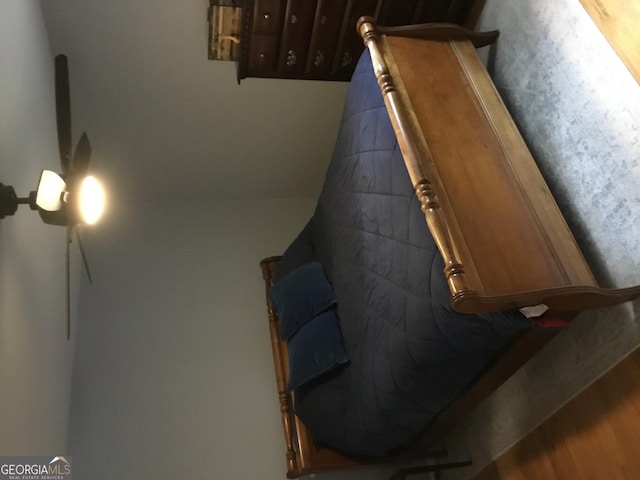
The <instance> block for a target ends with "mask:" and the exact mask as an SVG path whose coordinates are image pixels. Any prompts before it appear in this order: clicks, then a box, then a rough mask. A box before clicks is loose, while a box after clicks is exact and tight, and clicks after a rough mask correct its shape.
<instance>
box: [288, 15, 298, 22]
mask: <svg viewBox="0 0 640 480" xmlns="http://www.w3.org/2000/svg"><path fill="white" fill-rule="evenodd" d="M289 21H290V22H291V23H296V22H297V21H298V17H296V16H295V15H291V17H290V18H289Z"/></svg>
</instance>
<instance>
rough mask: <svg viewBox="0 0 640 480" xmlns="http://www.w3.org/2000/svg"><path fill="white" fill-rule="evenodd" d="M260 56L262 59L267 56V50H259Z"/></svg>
mask: <svg viewBox="0 0 640 480" xmlns="http://www.w3.org/2000/svg"><path fill="white" fill-rule="evenodd" d="M260 58H262V59H263V60H264V59H265V58H267V52H260Z"/></svg>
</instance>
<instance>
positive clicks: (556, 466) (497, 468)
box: [474, 349, 640, 480]
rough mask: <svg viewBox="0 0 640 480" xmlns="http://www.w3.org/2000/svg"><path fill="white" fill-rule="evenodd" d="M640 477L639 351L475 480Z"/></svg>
mask: <svg viewBox="0 0 640 480" xmlns="http://www.w3.org/2000/svg"><path fill="white" fill-rule="evenodd" d="M638 478H640V349H637V350H636V351H635V352H633V353H632V354H631V355H629V356H628V357H627V358H626V359H624V360H623V361H622V362H620V363H619V364H618V365H617V366H616V367H614V368H613V369H612V370H610V371H609V372H608V373H607V374H605V375H604V376H603V377H601V378H600V379H599V380H597V381H596V382H595V383H594V384H592V385H591V386H590V387H588V388H587V389H586V390H585V391H583V392H582V393H581V394H580V395H578V396H577V397H576V398H574V399H573V400H572V401H571V402H569V403H568V404H567V405H565V406H564V407H562V408H561V409H560V410H559V411H558V412H556V413H555V414H554V415H553V416H551V417H550V418H549V419H547V420H546V421H545V422H544V423H543V424H542V425H540V426H539V427H538V428H537V429H535V430H534V431H533V432H531V433H530V434H529V435H528V436H527V437H525V438H524V439H523V440H521V441H520V442H519V443H518V444H517V445H515V446H514V447H512V448H511V449H510V450H508V451H507V452H506V453H504V454H503V455H502V456H501V457H500V458H498V459H497V460H496V461H494V462H493V463H491V464H490V465H488V466H487V467H486V468H485V469H484V470H483V471H482V472H480V473H479V474H478V475H477V476H476V477H474V480H496V479H500V480H525V479H526V480H530V479H544V480H555V479H558V480H560V479H562V480H565V479H571V480H583V479H593V480H596V479H598V480H600V479H607V480H615V479H625V480H626V479H638Z"/></svg>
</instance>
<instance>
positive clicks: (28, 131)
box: [0, 0, 79, 456]
mask: <svg viewBox="0 0 640 480" xmlns="http://www.w3.org/2000/svg"><path fill="white" fill-rule="evenodd" d="M58 165H59V160H58V146H57V142H56V134H55V100H54V85H53V58H52V56H51V52H50V49H49V42H48V39H47V33H46V30H45V26H44V23H43V20H42V13H41V11H40V4H39V3H38V2H36V1H31V0H3V1H2V2H0V182H2V183H4V184H5V185H7V184H8V185H13V186H14V187H15V189H16V191H17V192H18V194H20V195H26V194H27V193H28V191H29V190H33V189H35V187H36V183H37V181H38V176H39V174H40V170H41V169H43V168H45V167H48V168H56V167H58ZM64 259H65V232H64V230H63V229H62V228H59V227H51V226H47V225H45V224H43V223H42V222H41V221H40V219H39V217H38V215H37V214H36V213H35V212H31V211H30V210H29V208H28V207H24V206H23V207H20V209H19V210H18V212H17V215H16V216H14V217H7V218H5V219H3V220H0V456H2V455H58V454H63V453H64V451H65V448H66V434H67V424H68V418H69V398H70V391H71V383H70V382H71V363H72V355H73V345H74V341H73V339H72V341H67V340H66V327H65V318H66V317H65V287H64V285H65V282H64V274H65V266H64ZM74 259H75V258H74ZM75 260H77V259H75ZM77 265H78V264H77V261H76V263H75V266H74V268H73V276H74V281H73V282H72V284H73V286H74V290H75V289H77V283H78V282H77V277H78V273H79V270H78V268H77ZM75 297H76V292H75V291H74V305H75V303H76V302H75ZM74 315H75V307H74Z"/></svg>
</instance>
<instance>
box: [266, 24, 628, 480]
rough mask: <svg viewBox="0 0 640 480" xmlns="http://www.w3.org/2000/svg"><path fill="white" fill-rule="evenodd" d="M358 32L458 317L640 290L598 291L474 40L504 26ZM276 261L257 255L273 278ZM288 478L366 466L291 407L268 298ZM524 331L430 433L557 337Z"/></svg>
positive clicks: (552, 312)
mask: <svg viewBox="0 0 640 480" xmlns="http://www.w3.org/2000/svg"><path fill="white" fill-rule="evenodd" d="M357 28H358V31H359V32H360V35H361V36H362V38H363V40H364V42H365V44H366V45H367V47H368V48H369V51H370V53H371V57H372V63H373V67H374V70H375V74H376V77H377V79H378V84H379V85H380V89H381V92H382V94H383V97H384V101H385V104H386V106H387V110H388V112H389V116H390V118H391V123H392V125H393V128H394V131H395V133H396V136H397V138H398V143H399V145H400V148H401V150H402V154H403V157H404V160H405V163H406V166H407V170H408V172H409V175H410V177H411V181H412V183H413V185H414V186H415V191H416V194H417V196H418V199H419V201H420V202H421V204H422V210H423V211H424V213H425V218H426V221H427V224H428V227H429V230H430V231H431V234H432V235H433V238H434V240H435V241H436V244H437V246H438V249H439V250H440V253H441V254H442V257H443V259H444V261H445V269H444V274H445V275H446V277H447V280H448V284H449V288H450V291H451V305H452V308H453V309H454V310H455V311H458V312H462V313H480V312H490V311H501V310H509V309H521V308H530V307H534V310H535V311H538V312H542V311H545V310H546V313H545V315H548V316H552V317H554V318H558V317H560V318H563V319H570V318H572V317H573V316H574V315H575V314H576V313H577V312H579V311H581V310H584V309H588V308H599V307H606V306H611V305H614V304H618V303H622V302H625V301H629V300H633V299H636V298H638V297H640V286H635V287H630V288H621V289H606V288H601V287H600V286H599V285H598V284H597V282H596V280H595V278H594V276H593V274H592V273H591V270H590V268H589V266H588V264H587V262H586V261H585V259H584V257H583V255H582V253H581V252H580V249H579V247H578V245H577V244H576V241H575V240H574V237H573V235H572V234H571V232H570V230H569V228H568V226H567V224H566V222H565V220H564V218H563V216H562V214H561V212H560V210H559V209H558V206H557V205H556V202H555V200H554V199H553V197H552V195H551V193H550V191H549V189H548V187H547V185H546V183H545V181H544V179H543V177H542V175H541V174H540V172H539V170H538V167H537V166H536V163H535V161H534V160H533V158H532V156H531V154H530V152H529V150H528V149H527V147H526V145H525V143H524V141H523V139H522V137H521V135H520V133H519V132H518V130H517V128H516V126H515V124H514V123H513V121H512V119H511V117H510V115H509V113H508V111H507V109H506V107H505V106H504V104H503V102H502V100H501V98H500V96H499V94H498V93H497V91H496V89H495V87H494V85H493V82H492V81H491V79H490V77H489V75H488V73H487V71H486V70H485V68H484V65H483V64H482V62H481V60H480V58H479V57H478V54H477V52H476V49H475V48H476V47H480V46H484V45H488V44H490V43H492V42H493V41H495V39H496V38H497V36H498V32H489V33H485V34H478V33H472V32H470V31H468V30H464V29H462V28H460V27H457V26H455V25H442V24H440V25H435V24H434V25H427V26H425V25H422V26H415V25H414V26H408V27H390V28H383V27H376V26H375V25H374V23H373V20H372V19H371V18H369V17H363V18H361V19H360V20H359V22H358V25H357ZM278 259H279V257H270V258H267V259H264V260H263V261H262V262H261V268H262V272H263V277H264V280H265V286H266V287H267V288H269V287H270V286H271V284H272V274H273V272H274V269H275V267H276V265H277V261H278ZM267 308H268V316H269V326H270V331H271V340H272V346H273V358H274V364H275V370H276V380H277V386H278V392H279V396H280V405H281V415H282V424H283V428H284V434H285V441H286V446H287V452H286V456H287V476H288V477H289V478H296V477H299V476H301V475H306V474H310V473H318V472H324V471H328V470H336V469H343V468H347V467H352V466H357V465H362V462H358V461H357V460H354V459H350V458H347V457H344V456H342V455H340V454H338V453H336V452H334V451H332V450H329V449H325V448H317V447H315V446H314V445H313V442H312V441H311V439H310V438H309V435H308V433H307V431H306V429H305V427H304V425H303V424H302V423H301V422H300V420H299V419H298V418H297V417H296V416H295V415H294V414H293V409H292V405H293V398H292V396H291V394H290V393H289V392H288V391H287V388H286V385H287V379H288V361H287V358H288V357H287V346H286V343H285V342H283V341H282V340H281V339H280V336H279V330H278V319H277V317H276V314H275V310H274V308H273V306H272V305H271V303H270V301H269V298H268V296H267ZM553 334H554V332H553V331H546V330H538V329H535V330H531V331H528V332H525V333H523V334H522V335H520V336H519V337H518V338H517V339H516V340H515V341H514V342H512V344H511V345H510V346H509V347H508V348H507V349H506V350H505V351H504V352H503V354H502V355H501V356H500V358H499V359H498V360H497V361H496V362H495V363H494V364H493V365H492V366H490V368H489V369H488V370H487V371H486V372H485V373H484V374H483V376H482V377H481V378H480V379H479V380H478V381H477V382H476V383H474V385H472V386H471V387H470V388H469V389H468V390H467V391H465V392H464V393H463V394H462V395H461V396H460V397H459V398H458V399H457V400H456V401H454V402H453V403H452V404H451V405H450V406H449V407H447V409H445V410H444V411H443V412H441V413H440V414H439V416H438V417H437V418H436V421H435V422H434V424H433V425H431V426H430V427H429V431H428V432H426V435H427V437H431V438H433V439H437V438H439V437H440V436H441V435H442V434H443V433H444V432H446V431H447V430H449V429H450V428H451V427H452V426H453V425H454V424H455V423H456V422H457V421H459V420H460V419H461V418H462V417H464V416H465V415H467V414H468V413H470V412H471V410H472V409H473V408H474V407H475V406H476V405H477V404H479V403H480V401H481V400H482V399H483V398H485V397H486V396H488V395H489V394H490V393H491V392H493V391H494V390H495V389H496V388H497V387H498V386H500V385H501V384H502V383H503V382H504V381H506V379H507V378H509V376H511V375H512V374H513V373H514V372H515V371H516V370H517V369H518V368H520V366H522V365H523V364H524V363H525V362H526V361H527V360H528V359H529V358H530V357H531V356H532V355H533V354H535V353H536V352H537V351H538V350H539V349H540V348H541V347H542V346H543V345H544V344H545V343H546V342H547V341H548V340H549V339H550V338H551V337H552V336H553Z"/></svg>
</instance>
